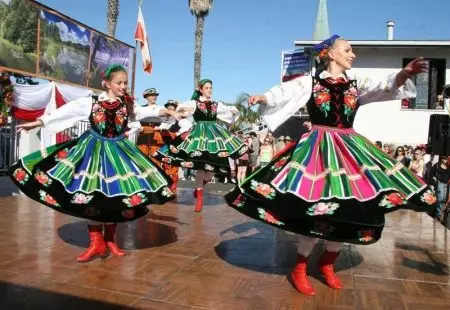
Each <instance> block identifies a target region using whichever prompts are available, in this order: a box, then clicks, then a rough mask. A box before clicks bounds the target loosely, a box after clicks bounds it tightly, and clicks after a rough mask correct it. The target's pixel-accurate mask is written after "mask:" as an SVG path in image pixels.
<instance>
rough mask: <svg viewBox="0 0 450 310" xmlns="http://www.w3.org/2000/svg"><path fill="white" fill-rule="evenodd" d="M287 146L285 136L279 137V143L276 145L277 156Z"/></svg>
mask: <svg viewBox="0 0 450 310" xmlns="http://www.w3.org/2000/svg"><path fill="white" fill-rule="evenodd" d="M285 146H286V144H285V143H284V136H280V137H278V139H277V143H275V154H278V153H279V152H280V151H281V150H282V149H284V147H285Z"/></svg>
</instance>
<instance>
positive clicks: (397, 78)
mask: <svg viewBox="0 0 450 310" xmlns="http://www.w3.org/2000/svg"><path fill="white" fill-rule="evenodd" d="M315 50H316V52H317V54H318V56H317V58H316V63H317V66H316V67H317V71H316V75H315V76H303V77H299V78H297V79H295V80H292V81H289V82H286V83H282V84H281V85H279V86H276V87H274V88H271V89H270V90H269V91H268V92H266V93H265V94H264V95H258V96H252V97H250V99H249V103H250V104H256V103H260V104H261V112H262V115H263V118H264V120H265V122H266V123H267V125H268V126H269V129H270V130H272V131H273V130H274V129H275V128H276V127H277V126H279V125H280V124H282V123H283V122H284V121H285V120H286V119H287V118H289V117H290V116H292V115H293V114H294V113H295V112H296V111H298V109H299V108H301V107H303V106H305V105H306V107H307V109H308V113H309V116H310V118H311V123H312V129H311V131H310V132H308V133H306V134H304V135H303V136H302V137H301V139H300V141H299V142H298V143H296V144H294V145H293V147H290V148H289V147H288V148H285V149H284V150H283V151H282V152H281V154H279V155H278V156H276V157H275V159H274V160H272V161H271V162H270V163H269V165H267V166H266V167H264V168H262V169H260V170H258V171H257V172H255V173H254V174H253V175H252V176H251V177H250V178H249V179H247V180H246V181H245V182H244V184H242V185H241V187H236V188H235V190H233V191H232V192H231V193H229V194H228V195H227V196H226V199H227V202H228V204H229V205H231V206H232V207H234V208H235V209H236V210H238V211H240V212H242V213H244V214H247V215H249V216H250V217H253V218H255V219H259V220H261V221H264V222H266V223H269V224H272V225H274V226H277V227H280V228H282V229H285V230H289V231H293V232H295V233H298V234H300V242H299V244H298V252H299V254H298V262H297V265H296V266H295V268H294V270H293V272H292V279H293V283H294V285H295V287H296V289H297V290H298V291H300V292H302V293H304V294H307V295H314V294H315V291H314V289H313V288H312V286H311V284H310V282H309V280H308V277H307V273H306V270H307V261H308V257H309V255H310V253H311V251H312V249H313V247H314V244H315V243H316V241H317V238H321V239H325V240H327V242H326V251H325V253H324V254H323V256H322V257H321V259H320V260H319V269H320V271H321V272H322V274H323V275H324V276H325V280H326V283H327V284H328V285H329V286H330V287H332V288H335V289H339V288H341V287H342V284H341V282H340V281H339V278H338V277H337V276H336V275H335V273H334V269H333V263H334V261H335V259H336V258H337V256H338V255H339V251H340V249H341V244H342V242H348V243H353V244H370V243H374V242H376V241H377V240H378V239H380V237H381V232H382V230H383V226H384V214H385V213H387V212H391V211H394V210H398V209H399V208H411V209H415V210H420V211H429V210H430V209H432V208H434V205H435V203H436V196H435V194H434V192H433V191H432V190H431V189H430V188H429V187H428V186H427V185H426V184H425V183H424V182H423V181H422V180H421V179H419V178H418V177H416V176H415V175H414V174H413V173H411V171H409V169H407V168H406V167H404V166H403V164H402V163H400V162H397V161H395V160H394V159H393V158H392V157H390V156H388V155H386V154H385V153H383V151H381V150H380V149H378V148H377V147H376V146H375V145H374V144H372V143H371V142H370V141H369V140H368V139H366V138H364V137H363V136H361V135H359V134H357V133H356V132H355V131H354V130H353V128H352V126H353V120H354V117H355V113H356V111H357V110H358V108H359V106H360V105H363V104H367V103H370V102H375V101H385V100H393V99H401V98H409V97H413V96H415V87H414V85H413V83H412V81H411V80H410V78H411V77H413V76H414V75H416V74H417V73H420V72H424V71H426V70H427V66H428V64H427V63H426V62H424V61H423V60H421V59H415V60H414V61H412V62H411V63H409V64H408V65H407V66H406V67H405V68H403V69H402V70H401V71H400V72H398V73H396V74H392V75H390V76H388V77H386V78H385V79H383V80H380V81H374V80H371V79H364V80H353V79H350V78H348V76H347V74H346V70H349V69H350V68H351V65H352V62H353V60H354V59H355V54H354V53H353V51H352V48H351V46H350V44H349V43H348V42H347V41H346V40H343V39H340V38H339V37H338V36H336V35H335V36H333V37H331V38H330V39H328V40H325V41H324V42H322V43H321V44H319V45H318V46H316V47H315Z"/></svg>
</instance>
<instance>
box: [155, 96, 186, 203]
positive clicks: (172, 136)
mask: <svg viewBox="0 0 450 310" xmlns="http://www.w3.org/2000/svg"><path fill="white" fill-rule="evenodd" d="M164 107H165V108H166V109H167V110H171V111H176V109H177V107H178V102H177V101H175V100H169V101H167V103H166V104H165V105H164ZM180 113H181V112H180ZM191 127H192V123H191V122H190V121H189V120H188V119H187V118H186V117H183V116H182V113H181V114H180V119H179V120H175V119H174V118H173V117H167V118H165V119H164V120H163V123H161V125H160V126H159V127H157V128H156V130H160V131H161V136H162V138H163V140H164V142H165V145H164V147H163V148H161V149H162V150H165V149H167V148H169V147H176V146H178V145H179V144H180V143H181V142H182V141H183V140H184V139H185V138H186V136H187V134H188V132H189V130H190V129H191ZM157 152H159V151H157ZM157 152H156V153H155V154H154V155H155V158H159V156H158V153H157ZM163 152H164V151H163ZM166 161H167V157H164V160H163V161H162V168H163V169H164V172H165V173H166V174H167V175H168V176H170V178H171V179H172V182H173V183H172V186H171V187H170V189H171V190H172V192H173V193H174V194H175V195H176V191H177V185H178V179H179V175H178V170H179V167H178V166H174V165H171V164H168V163H166Z"/></svg>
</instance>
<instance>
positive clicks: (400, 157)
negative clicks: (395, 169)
mask: <svg viewBox="0 0 450 310" xmlns="http://www.w3.org/2000/svg"><path fill="white" fill-rule="evenodd" d="M394 158H395V159H396V160H397V161H399V162H401V163H402V164H403V166H405V167H406V168H408V167H409V164H410V162H411V160H410V159H408V158H407V157H406V156H405V148H404V147H403V146H399V147H397V149H396V150H395V153H394Z"/></svg>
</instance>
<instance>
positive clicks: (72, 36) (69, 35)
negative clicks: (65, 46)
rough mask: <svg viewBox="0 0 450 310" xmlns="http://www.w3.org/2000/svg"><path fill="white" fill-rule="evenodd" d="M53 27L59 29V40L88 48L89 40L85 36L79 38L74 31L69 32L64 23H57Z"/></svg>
mask: <svg viewBox="0 0 450 310" xmlns="http://www.w3.org/2000/svg"><path fill="white" fill-rule="evenodd" d="M55 25H56V27H58V29H59V34H60V36H61V40H63V41H66V42H67V41H69V42H73V43H77V44H81V45H85V46H89V39H88V37H87V35H86V34H84V35H83V36H82V37H79V36H78V34H77V33H76V32H75V31H73V30H70V29H69V27H67V25H66V23H64V22H57V23H55Z"/></svg>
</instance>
